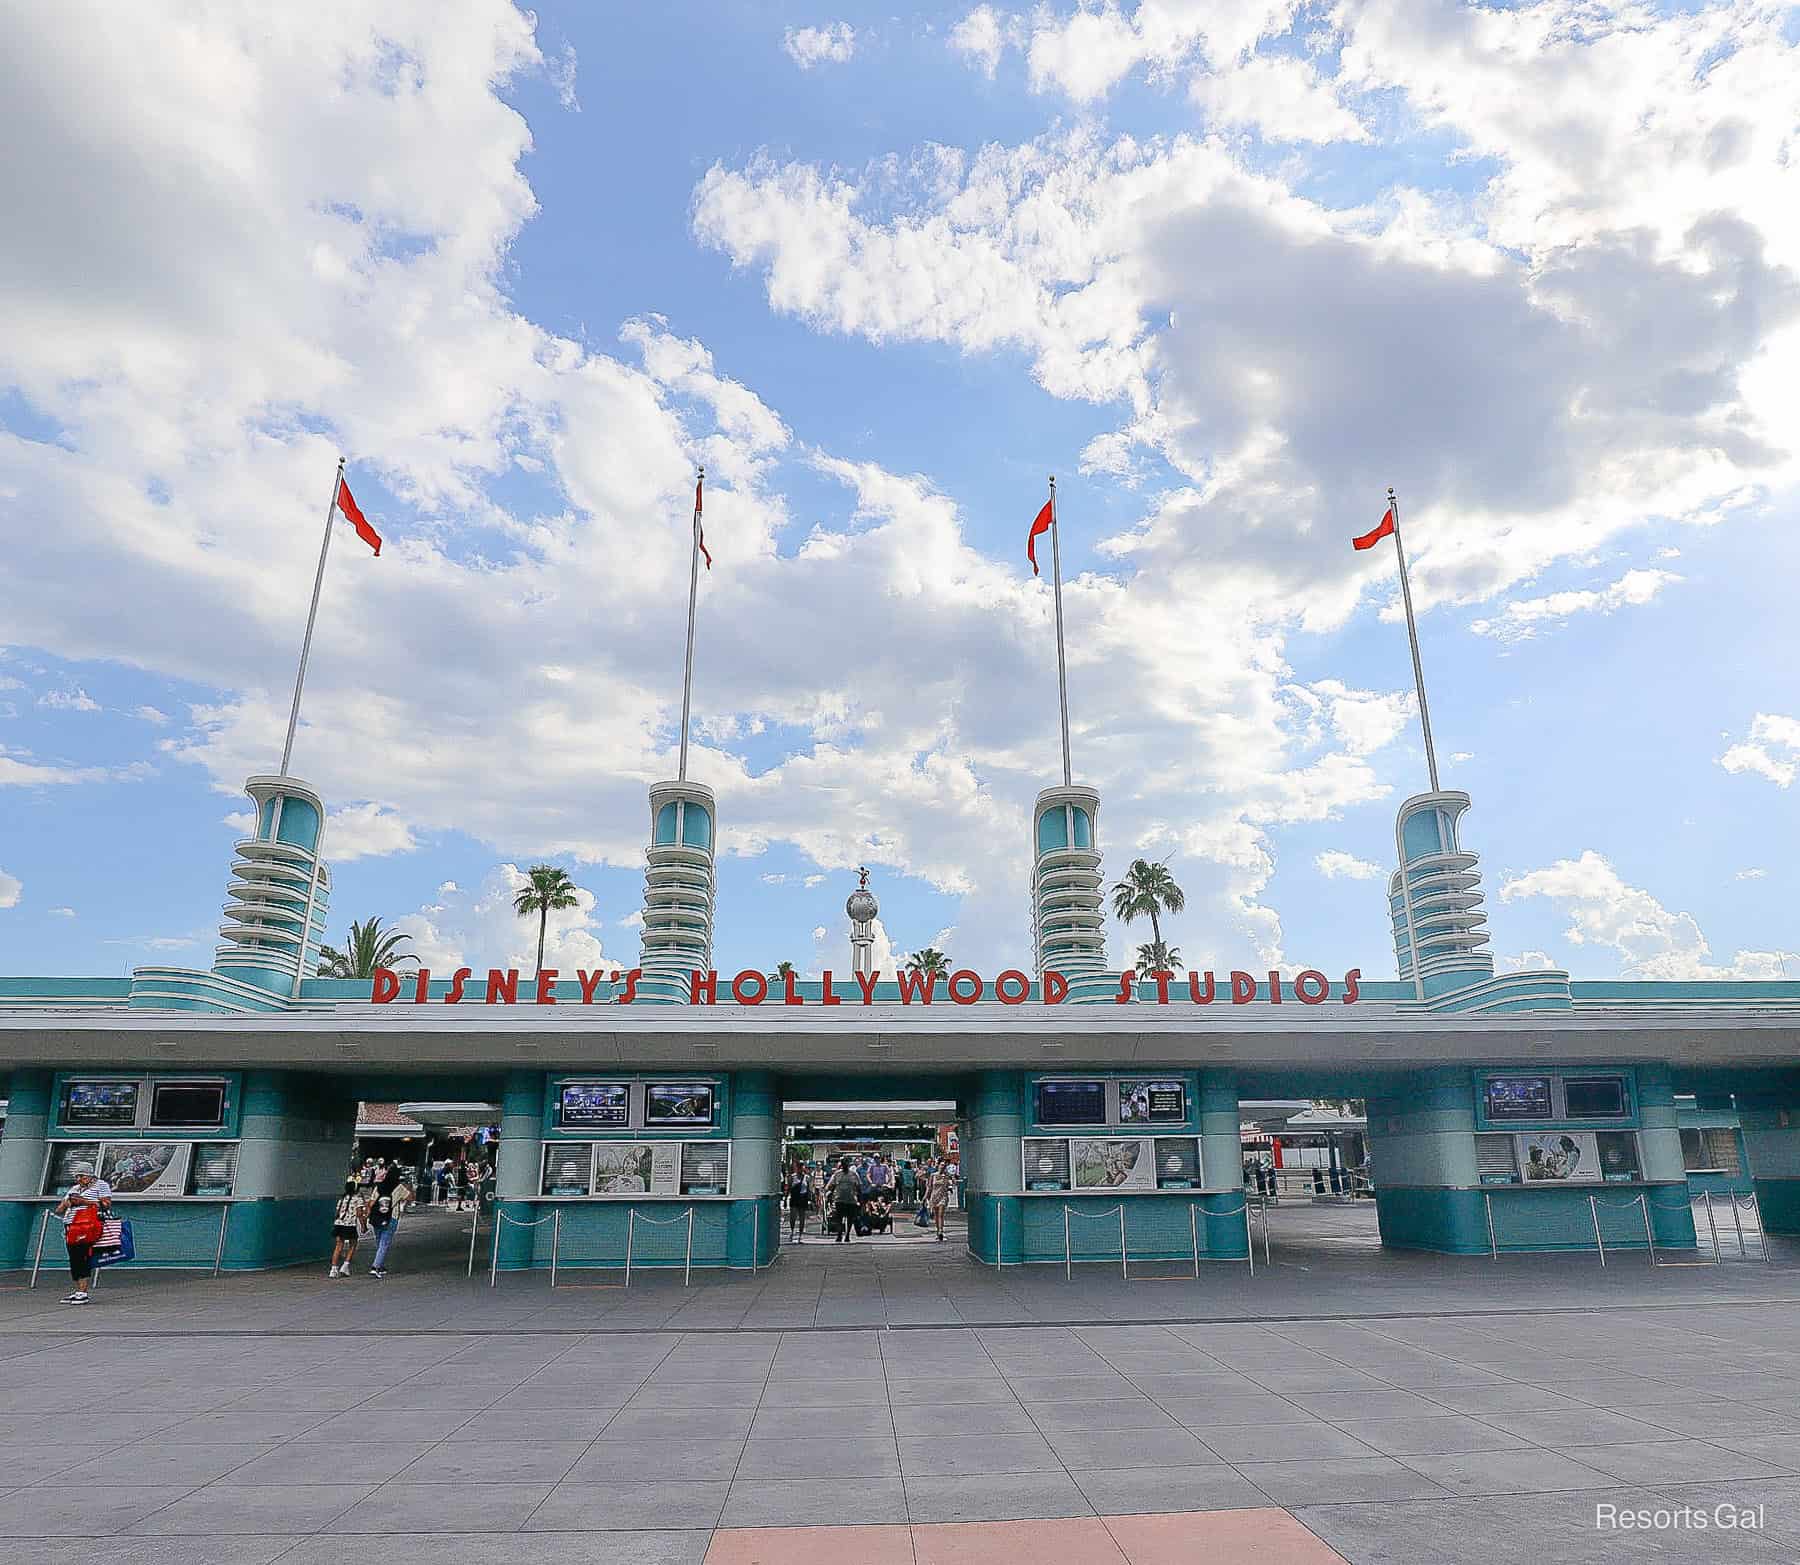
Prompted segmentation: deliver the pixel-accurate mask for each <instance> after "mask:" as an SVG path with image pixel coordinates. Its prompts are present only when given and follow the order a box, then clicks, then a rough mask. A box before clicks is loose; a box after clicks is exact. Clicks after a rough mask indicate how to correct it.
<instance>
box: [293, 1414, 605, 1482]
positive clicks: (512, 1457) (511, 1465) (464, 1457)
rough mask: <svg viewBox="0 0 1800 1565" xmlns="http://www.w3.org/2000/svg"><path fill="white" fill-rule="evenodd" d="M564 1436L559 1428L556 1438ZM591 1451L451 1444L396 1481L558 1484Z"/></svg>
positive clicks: (576, 1445) (575, 1443)
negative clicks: (558, 1435) (585, 1453)
mask: <svg viewBox="0 0 1800 1565" xmlns="http://www.w3.org/2000/svg"><path fill="white" fill-rule="evenodd" d="M547 1432H548V1431H540V1433H547ZM563 1432H564V1430H563V1428H562V1426H561V1424H560V1423H559V1424H558V1425H557V1426H556V1433H558V1434H561V1433H563ZM587 1448H588V1442H587V1441H585V1440H538V1441H532V1440H492V1441H486V1442H483V1441H478V1440H447V1441H445V1442H444V1443H443V1444H441V1445H436V1446H432V1447H430V1448H429V1449H428V1450H426V1451H424V1452H422V1453H421V1454H420V1455H419V1456H418V1457H417V1458H416V1459H415V1460H414V1461H413V1462H411V1463H410V1464H408V1465H407V1466H406V1467H405V1468H404V1469H403V1470H402V1471H401V1472H399V1473H398V1474H394V1475H391V1476H395V1477H397V1478H398V1479H399V1481H400V1482H401V1483H414V1484H446V1483H467V1484H501V1483H520V1484H534V1483H541V1484H553V1483H557V1482H560V1481H561V1479H562V1478H563V1477H564V1476H565V1475H566V1474H567V1473H568V1471H569V1469H570V1468H572V1467H573V1466H574V1465H575V1463H576V1461H577V1459H578V1458H579V1457H580V1456H581V1454H582V1453H583V1452H584V1451H586V1450H587ZM287 1449H288V1450H292V1449H293V1447H291V1446H289V1447H287Z"/></svg>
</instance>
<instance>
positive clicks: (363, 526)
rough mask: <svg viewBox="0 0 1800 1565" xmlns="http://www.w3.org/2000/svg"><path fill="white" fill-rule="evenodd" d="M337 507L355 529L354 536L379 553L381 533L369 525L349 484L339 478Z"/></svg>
mask: <svg viewBox="0 0 1800 1565" xmlns="http://www.w3.org/2000/svg"><path fill="white" fill-rule="evenodd" d="M337 508H338V509H339V510H340V511H342V512H343V513H344V517H345V519H346V520H347V521H348V522H349V523H350V525H351V526H352V527H354V528H355V529H356V536H357V537H358V538H360V539H362V541H363V542H364V543H366V544H367V545H368V546H369V547H370V548H371V549H373V550H374V551H375V552H376V554H378V555H379V554H380V553H381V534H380V533H378V532H376V531H375V529H374V528H373V527H371V526H370V525H369V519H368V517H366V516H364V515H363V514H362V507H361V506H359V505H358V504H357V503H356V496H355V495H353V494H351V493H350V486H349V485H348V484H347V483H345V482H344V480H343V479H341V478H340V479H339V480H338V496H337Z"/></svg>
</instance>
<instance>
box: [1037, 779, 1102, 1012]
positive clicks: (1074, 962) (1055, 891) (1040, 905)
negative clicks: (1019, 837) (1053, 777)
mask: <svg viewBox="0 0 1800 1565" xmlns="http://www.w3.org/2000/svg"><path fill="white" fill-rule="evenodd" d="M1031 840H1032V855H1033V856H1032V868H1031V933H1032V948H1033V960H1034V963H1035V966H1036V969H1037V971H1038V973H1039V974H1040V975H1042V974H1043V973H1044V972H1046V971H1051V972H1057V973H1061V974H1062V976H1063V977H1064V978H1066V979H1068V981H1069V1001H1070V1003H1071V1004H1076V1005H1084V1004H1088V1005H1091V1004H1098V1003H1101V1002H1108V1003H1110V1002H1111V1000H1112V998H1113V996H1114V994H1115V993H1116V992H1117V989H1118V983H1117V980H1116V979H1114V978H1110V977H1108V975H1107V971H1106V913H1105V911H1104V909H1103V908H1102V907H1101V894H1100V795H1099V793H1098V792H1097V791H1096V790H1095V789H1093V788H1090V787H1088V786H1087V785H1086V784H1085V783H1065V784H1063V785H1062V786H1060V787H1055V788H1046V789H1044V791H1043V792H1042V793H1040V794H1039V795H1038V796H1037V804H1036V807H1035V808H1034V809H1033V810H1032V829H1031Z"/></svg>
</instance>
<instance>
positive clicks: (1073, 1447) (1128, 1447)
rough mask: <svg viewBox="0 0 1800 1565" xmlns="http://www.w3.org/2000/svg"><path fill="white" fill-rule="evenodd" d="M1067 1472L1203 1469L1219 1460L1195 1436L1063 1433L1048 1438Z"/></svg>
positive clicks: (1170, 1431)
mask: <svg viewBox="0 0 1800 1565" xmlns="http://www.w3.org/2000/svg"><path fill="white" fill-rule="evenodd" d="M1048 1439H1049V1441H1050V1448H1051V1450H1053V1451H1054V1452H1055V1453H1056V1455H1057V1458H1058V1459H1059V1460H1060V1461H1061V1463H1062V1465H1063V1466H1064V1467H1066V1468H1068V1469H1069V1471H1070V1472H1078V1471H1080V1470H1081V1469H1082V1468H1084V1467H1095V1468H1108V1467H1110V1468H1121V1467H1203V1466H1205V1465H1206V1464H1207V1463H1208V1462H1213V1461H1218V1460H1219V1458H1218V1457H1217V1456H1215V1455H1214V1453H1213V1452H1212V1451H1211V1450H1209V1449H1208V1448H1207V1446H1206V1445H1205V1444H1204V1443H1203V1442H1202V1441H1201V1439H1200V1437H1199V1436H1198V1435H1195V1434H1192V1433H1190V1432H1189V1431H1188V1430H1186V1429H1181V1428H1177V1427H1174V1426H1171V1427H1169V1428H1166V1429H1065V1430H1061V1431H1058V1432H1056V1433H1053V1434H1051V1435H1049V1436H1048Z"/></svg>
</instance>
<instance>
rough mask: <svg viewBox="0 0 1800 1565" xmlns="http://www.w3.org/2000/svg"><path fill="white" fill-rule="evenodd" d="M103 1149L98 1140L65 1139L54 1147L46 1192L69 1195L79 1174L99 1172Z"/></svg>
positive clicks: (47, 1175)
mask: <svg viewBox="0 0 1800 1565" xmlns="http://www.w3.org/2000/svg"><path fill="white" fill-rule="evenodd" d="M103 1150H104V1149H103V1148H102V1147H101V1146H100V1144H99V1143H98V1142H97V1141H65V1142H62V1143H60V1144H59V1145H57V1146H54V1147H52V1148H51V1149H50V1166H49V1168H48V1169H47V1170H46V1171H45V1174H44V1194H45V1195H67V1194H68V1193H69V1192H70V1191H71V1190H73V1189H74V1188H75V1176H76V1175H77V1174H98V1173H99V1172H100V1154H101V1152H102V1151H103Z"/></svg>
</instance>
